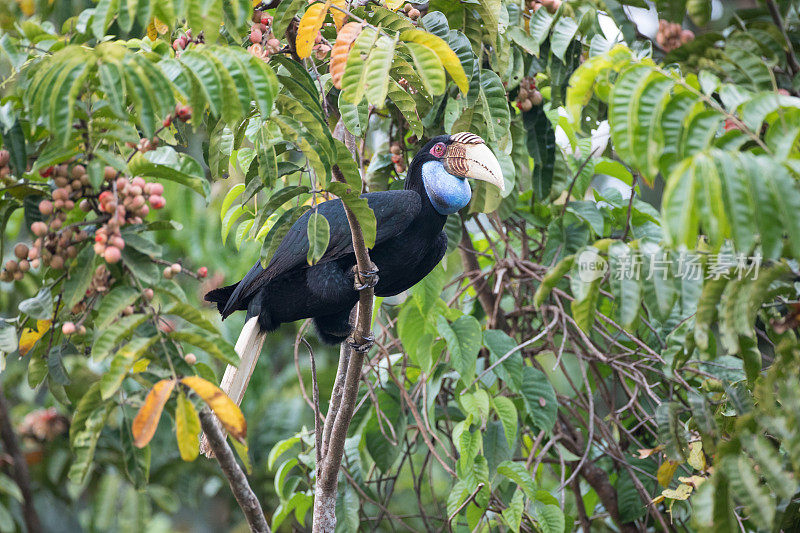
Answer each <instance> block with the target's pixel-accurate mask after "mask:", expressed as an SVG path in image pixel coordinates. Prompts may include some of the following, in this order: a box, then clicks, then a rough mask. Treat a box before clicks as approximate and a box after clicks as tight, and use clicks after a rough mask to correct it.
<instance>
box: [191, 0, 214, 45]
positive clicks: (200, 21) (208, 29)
mask: <svg viewBox="0 0 800 533" xmlns="http://www.w3.org/2000/svg"><path fill="white" fill-rule="evenodd" d="M222 1H223V0H188V2H189V5H188V6H187V8H186V15H187V17H186V18H187V22H188V24H189V27H190V28H192V30H193V33H194V35H198V34H199V33H200V32H201V31H202V32H203V35H204V36H205V40H206V42H208V43H214V42H215V41H216V40H217V37H218V36H219V27H220V25H221V24H222Z"/></svg>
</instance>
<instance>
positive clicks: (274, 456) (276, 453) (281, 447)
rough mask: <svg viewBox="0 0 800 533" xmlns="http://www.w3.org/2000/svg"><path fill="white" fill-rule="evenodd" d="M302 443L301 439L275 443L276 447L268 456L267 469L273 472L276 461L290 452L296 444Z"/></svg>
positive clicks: (295, 438)
mask: <svg viewBox="0 0 800 533" xmlns="http://www.w3.org/2000/svg"><path fill="white" fill-rule="evenodd" d="M299 442H300V437H297V436H295V437H290V438H288V439H284V440H282V441H279V442H277V443H275V446H273V447H272V449H271V450H270V451H269V455H268V456H267V468H268V469H269V470H270V471H272V470H273V469H274V468H275V461H277V460H278V459H279V458H280V456H281V455H283V454H284V453H286V452H288V451H289V450H290V449H291V448H292V447H294V445H295V444H297V443H299Z"/></svg>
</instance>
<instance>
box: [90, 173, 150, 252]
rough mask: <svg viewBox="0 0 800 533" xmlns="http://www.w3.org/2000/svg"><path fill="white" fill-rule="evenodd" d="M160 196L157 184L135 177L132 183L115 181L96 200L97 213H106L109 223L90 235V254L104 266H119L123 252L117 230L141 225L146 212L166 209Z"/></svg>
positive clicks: (120, 180)
mask: <svg viewBox="0 0 800 533" xmlns="http://www.w3.org/2000/svg"><path fill="white" fill-rule="evenodd" d="M163 193H164V186H163V185H161V184H160V183H147V182H146V181H145V180H144V178H141V177H138V176H137V177H135V178H133V179H132V180H128V178H126V177H123V176H120V177H118V178H116V180H115V181H114V183H113V187H112V188H111V189H106V190H104V191H103V192H101V193H100V196H98V197H97V202H98V210H99V211H100V212H101V213H107V214H108V215H109V219H108V221H107V222H106V223H105V224H103V225H101V226H100V227H99V228H97V231H96V232H95V234H94V252H95V253H96V254H97V255H99V256H102V257H103V259H105V260H106V262H107V263H117V262H119V260H120V259H121V258H122V249H123V248H125V241H124V240H123V238H122V235H121V233H120V228H121V227H122V226H124V225H125V224H141V223H142V219H143V218H144V217H146V216H147V215H148V213H149V212H150V208H153V209H162V208H163V207H164V206H165V205H166V200H164V197H163V196H162V195H163ZM148 203H149V204H150V205H149V207H148V205H147V204H148Z"/></svg>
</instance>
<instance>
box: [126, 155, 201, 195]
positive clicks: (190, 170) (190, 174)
mask: <svg viewBox="0 0 800 533" xmlns="http://www.w3.org/2000/svg"><path fill="white" fill-rule="evenodd" d="M128 168H129V170H130V173H131V174H134V175H137V176H144V177H153V178H158V179H164V180H169V181H174V182H175V183H178V184H180V185H183V186H184V187H188V188H190V189H192V190H193V191H194V192H196V193H197V194H199V195H201V196H203V197H206V196H208V194H209V192H210V186H209V184H208V182H207V181H206V180H205V178H204V177H200V176H202V174H201V173H198V171H200V172H202V169H201V168H199V164H198V163H197V161H195V160H194V159H192V158H191V157H189V156H186V157H183V158H180V159H179V160H176V161H174V162H171V163H170V164H160V163H155V162H150V161H148V160H147V159H146V158H145V157H143V156H141V155H136V156H134V158H133V159H131V161H130V163H129V164H128Z"/></svg>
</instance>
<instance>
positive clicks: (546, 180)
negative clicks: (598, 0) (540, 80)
mask: <svg viewBox="0 0 800 533" xmlns="http://www.w3.org/2000/svg"><path fill="white" fill-rule="evenodd" d="M539 11H541V9H540V10H539ZM539 11H537V12H536V13H539ZM545 11H546V10H545ZM522 116H523V120H524V123H525V129H526V130H527V132H528V138H527V141H528V153H530V155H531V157H532V158H533V162H534V167H533V177H532V180H533V194H534V198H535V199H536V200H538V201H543V200H544V199H546V198H547V197H548V196H549V195H550V189H551V187H552V185H553V170H554V168H555V152H556V136H555V130H554V129H553V126H552V124H551V123H550V119H548V118H547V115H545V113H544V109H543V108H542V106H536V107H534V108H533V109H531V110H530V111H528V112H527V113H523V115H522Z"/></svg>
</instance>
